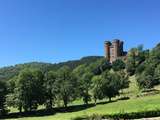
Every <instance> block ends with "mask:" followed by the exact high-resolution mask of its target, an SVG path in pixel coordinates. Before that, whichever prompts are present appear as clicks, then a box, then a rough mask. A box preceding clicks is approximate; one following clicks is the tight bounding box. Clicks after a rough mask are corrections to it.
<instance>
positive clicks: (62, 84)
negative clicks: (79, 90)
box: [56, 66, 77, 107]
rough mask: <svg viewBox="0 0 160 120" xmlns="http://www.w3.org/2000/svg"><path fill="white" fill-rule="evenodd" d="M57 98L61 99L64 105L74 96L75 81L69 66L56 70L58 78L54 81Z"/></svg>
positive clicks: (73, 98)
mask: <svg viewBox="0 0 160 120" xmlns="http://www.w3.org/2000/svg"><path fill="white" fill-rule="evenodd" d="M56 86H57V92H58V94H57V95H58V98H59V99H60V100H62V101H63V103H64V106H65V107H67V105H68V103H69V102H71V101H73V100H75V98H76V87H77V81H76V79H75V77H74V75H73V74H72V71H71V69H70V68H69V67H67V66H64V67H62V68H60V70H59V71H58V80H57V81H56Z"/></svg>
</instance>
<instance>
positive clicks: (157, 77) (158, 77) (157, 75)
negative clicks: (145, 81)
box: [154, 64, 160, 84]
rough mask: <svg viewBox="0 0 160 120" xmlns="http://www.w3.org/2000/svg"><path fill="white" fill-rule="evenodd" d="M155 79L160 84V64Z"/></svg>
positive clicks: (156, 69) (155, 72)
mask: <svg viewBox="0 0 160 120" xmlns="http://www.w3.org/2000/svg"><path fill="white" fill-rule="evenodd" d="M154 79H155V81H156V83H157V84H159V83H160V64H159V65H158V66H157V67H156V68H155V71H154Z"/></svg>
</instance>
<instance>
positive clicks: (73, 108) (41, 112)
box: [0, 100, 117, 119]
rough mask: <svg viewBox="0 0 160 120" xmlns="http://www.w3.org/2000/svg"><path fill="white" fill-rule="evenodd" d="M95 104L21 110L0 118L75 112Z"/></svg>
mask: <svg viewBox="0 0 160 120" xmlns="http://www.w3.org/2000/svg"><path fill="white" fill-rule="evenodd" d="M116 101H117V100H114V101H110V102H108V101H107V102H99V103H97V105H101V104H107V103H112V102H116ZM94 106H95V104H93V103H91V104H88V105H74V106H69V107H67V108H65V107H59V108H53V109H50V110H46V109H41V110H37V111H32V112H22V113H19V112H18V113H9V114H7V115H6V116H0V119H9V118H22V117H40V116H48V115H54V114H56V113H67V112H76V111H81V110H85V109H88V108H91V107H94Z"/></svg>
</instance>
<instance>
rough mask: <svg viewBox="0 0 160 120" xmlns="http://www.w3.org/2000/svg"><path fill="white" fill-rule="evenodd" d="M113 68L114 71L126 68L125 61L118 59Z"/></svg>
mask: <svg viewBox="0 0 160 120" xmlns="http://www.w3.org/2000/svg"><path fill="white" fill-rule="evenodd" d="M112 69H113V70H114V71H120V70H123V69H125V63H124V62H123V61H122V60H121V59H117V60H116V61H114V62H113V63H112Z"/></svg>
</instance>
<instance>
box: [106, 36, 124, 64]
mask: <svg viewBox="0 0 160 120" xmlns="http://www.w3.org/2000/svg"><path fill="white" fill-rule="evenodd" d="M126 54H127V52H124V51H123V41H120V40H118V39H114V40H113V41H112V42H110V41H105V57H106V59H107V61H109V62H110V63H112V62H113V61H115V60H116V59H118V58H123V57H124V56H126Z"/></svg>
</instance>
